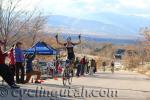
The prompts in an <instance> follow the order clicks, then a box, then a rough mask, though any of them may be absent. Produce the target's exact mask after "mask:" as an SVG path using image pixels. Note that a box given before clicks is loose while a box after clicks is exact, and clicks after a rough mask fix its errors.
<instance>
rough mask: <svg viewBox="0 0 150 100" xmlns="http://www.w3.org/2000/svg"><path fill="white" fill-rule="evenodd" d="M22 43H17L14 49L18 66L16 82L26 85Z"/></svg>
mask: <svg viewBox="0 0 150 100" xmlns="http://www.w3.org/2000/svg"><path fill="white" fill-rule="evenodd" d="M21 48H22V43H21V42H17V43H16V46H15V49H14V58H15V65H16V82H17V83H22V84H23V83H24V54H23V51H22V49H21ZM20 71H21V78H20V77H19V76H20V75H19V72H20Z"/></svg>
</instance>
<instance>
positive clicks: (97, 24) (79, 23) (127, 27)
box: [47, 13, 150, 40]
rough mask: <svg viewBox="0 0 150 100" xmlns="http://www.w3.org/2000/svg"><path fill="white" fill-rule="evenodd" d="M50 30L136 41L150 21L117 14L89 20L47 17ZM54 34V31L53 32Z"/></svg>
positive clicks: (98, 15) (139, 17)
mask: <svg viewBox="0 0 150 100" xmlns="http://www.w3.org/2000/svg"><path fill="white" fill-rule="evenodd" d="M47 25H48V27H49V28H50V30H51V31H52V30H55V32H57V31H58V30H59V31H61V32H62V33H68V34H76V33H82V34H84V35H92V36H94V37H96V38H98V37H100V38H109V39H114V38H115V39H134V40H137V39H138V38H141V35H140V34H139V30H140V28H142V27H146V26H149V25H150V19H149V18H145V17H142V16H135V15H121V14H115V13H97V14H93V15H90V16H88V17H87V18H84V19H83V18H80V19H79V18H75V17H69V16H62V15H50V16H48V17H47ZM52 32H53V31H52Z"/></svg>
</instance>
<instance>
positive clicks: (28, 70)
mask: <svg viewBox="0 0 150 100" xmlns="http://www.w3.org/2000/svg"><path fill="white" fill-rule="evenodd" d="M35 57H36V54H35V53H34V54H33V55H29V54H27V55H26V56H25V58H26V81H25V83H28V82H29V80H30V78H31V76H32V75H37V78H36V80H35V83H41V82H39V81H38V80H39V79H40V77H41V72H40V71H38V70H36V71H34V70H33V66H32V61H33V60H34V58H35Z"/></svg>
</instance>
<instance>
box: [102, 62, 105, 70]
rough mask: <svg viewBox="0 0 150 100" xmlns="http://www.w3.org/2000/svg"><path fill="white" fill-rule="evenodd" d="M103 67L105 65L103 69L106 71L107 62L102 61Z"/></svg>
mask: <svg viewBox="0 0 150 100" xmlns="http://www.w3.org/2000/svg"><path fill="white" fill-rule="evenodd" d="M102 67H103V71H104V72H105V71H106V62H105V61H104V62H102Z"/></svg>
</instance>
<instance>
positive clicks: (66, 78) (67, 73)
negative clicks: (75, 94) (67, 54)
mask: <svg viewBox="0 0 150 100" xmlns="http://www.w3.org/2000/svg"><path fill="white" fill-rule="evenodd" d="M62 77H63V85H64V86H66V84H67V82H68V84H69V85H71V83H72V78H73V69H72V61H71V60H67V61H66V64H65V68H64V72H63V76H62Z"/></svg>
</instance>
